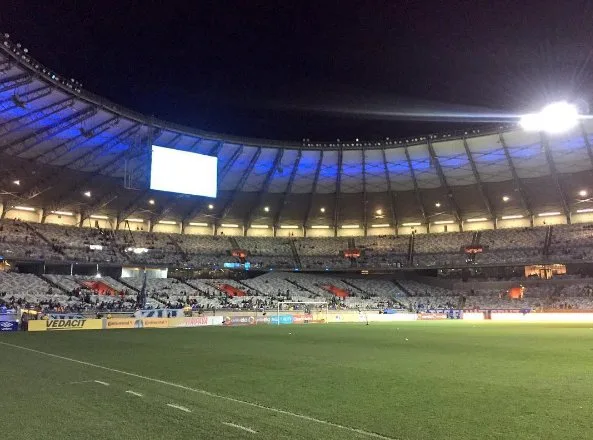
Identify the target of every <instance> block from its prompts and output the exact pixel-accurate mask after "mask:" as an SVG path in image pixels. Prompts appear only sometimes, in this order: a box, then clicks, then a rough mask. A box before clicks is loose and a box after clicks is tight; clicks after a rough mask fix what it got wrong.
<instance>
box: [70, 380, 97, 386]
mask: <svg viewBox="0 0 593 440" xmlns="http://www.w3.org/2000/svg"><path fill="white" fill-rule="evenodd" d="M91 382H94V380H81V381H79V382H68V385H78V384H81V383H91Z"/></svg>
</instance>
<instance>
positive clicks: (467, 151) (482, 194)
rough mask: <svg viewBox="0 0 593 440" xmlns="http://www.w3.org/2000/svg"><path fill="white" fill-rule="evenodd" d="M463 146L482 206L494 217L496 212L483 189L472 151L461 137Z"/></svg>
mask: <svg viewBox="0 0 593 440" xmlns="http://www.w3.org/2000/svg"><path fill="white" fill-rule="evenodd" d="M463 148H464V149H465V154H467V158H468V159H469V163H470V165H471V167H472V173H473V174H474V179H476V185H477V187H478V192H479V193H480V197H481V198H482V201H483V202H484V206H485V207H486V210H487V211H488V214H489V215H490V217H496V213H495V212H494V210H493V209H492V203H490V199H489V198H488V196H487V195H486V191H484V184H483V183H482V178H481V177H480V173H478V168H477V167H476V162H475V161H474V158H473V156H472V153H471V151H470V149H469V145H468V144H467V139H466V138H465V137H464V138H463Z"/></svg>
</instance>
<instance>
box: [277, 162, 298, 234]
mask: <svg viewBox="0 0 593 440" xmlns="http://www.w3.org/2000/svg"><path fill="white" fill-rule="evenodd" d="M301 157H303V151H302V150H298V153H297V158H296V161H295V164H294V167H293V168H292V171H291V172H290V177H289V178H288V184H287V185H286V188H285V190H284V192H283V193H282V197H281V199H280V206H279V207H278V209H277V210H276V214H274V227H275V228H277V227H278V225H279V223H280V214H281V213H282V210H283V209H284V205H285V204H286V196H287V195H288V194H290V191H291V190H292V185H293V184H294V178H295V176H296V173H297V169H298V167H299V165H300V163H301Z"/></svg>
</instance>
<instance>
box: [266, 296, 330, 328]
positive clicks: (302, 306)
mask: <svg viewBox="0 0 593 440" xmlns="http://www.w3.org/2000/svg"><path fill="white" fill-rule="evenodd" d="M291 307H295V308H297V310H294V311H298V312H303V313H310V314H312V315H315V314H316V313H318V314H319V315H321V316H323V322H325V323H326V324H327V322H328V321H327V318H328V309H329V307H328V303H327V301H278V310H277V314H276V318H277V321H278V325H280V313H281V312H288V311H289V309H290V308H291Z"/></svg>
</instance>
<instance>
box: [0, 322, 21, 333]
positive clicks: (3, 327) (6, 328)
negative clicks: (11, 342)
mask: <svg viewBox="0 0 593 440" xmlns="http://www.w3.org/2000/svg"><path fill="white" fill-rule="evenodd" d="M18 329H19V323H18V322H16V321H0V332H16V331H18Z"/></svg>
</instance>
